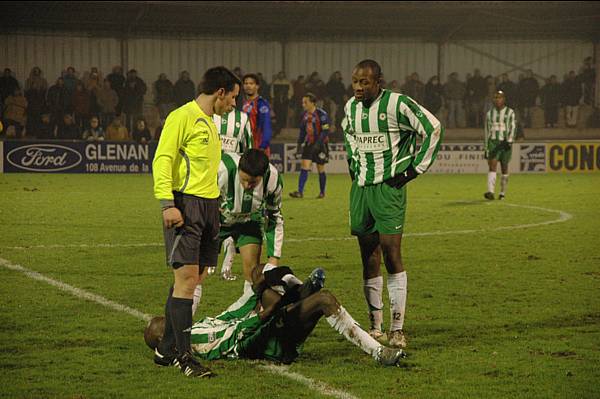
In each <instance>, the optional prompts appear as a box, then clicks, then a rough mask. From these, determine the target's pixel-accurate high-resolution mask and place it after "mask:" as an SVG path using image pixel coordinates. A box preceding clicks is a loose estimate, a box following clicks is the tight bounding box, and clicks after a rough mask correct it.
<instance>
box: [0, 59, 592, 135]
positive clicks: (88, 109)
mask: <svg viewBox="0 0 600 399" xmlns="http://www.w3.org/2000/svg"><path fill="white" fill-rule="evenodd" d="M234 72H235V73H236V74H238V75H239V76H243V74H244V73H243V72H242V70H241V68H240V67H236V68H235V69H234ZM257 76H258V78H259V84H260V88H259V95H260V96H262V97H263V98H265V99H267V100H268V101H269V102H270V103H271V106H272V117H273V126H274V133H275V134H277V133H279V132H280V131H281V129H283V128H285V127H288V126H292V127H296V125H297V121H298V120H299V118H300V115H301V113H302V111H303V110H302V97H303V96H304V95H305V94H306V93H309V92H310V93H313V94H314V95H315V96H316V97H317V100H318V106H319V107H322V108H324V109H325V110H326V111H327V112H328V113H329V116H330V118H331V120H332V122H333V125H334V127H332V131H335V130H336V128H337V130H338V131H339V126H340V124H341V119H342V117H343V107H344V104H345V102H346V101H347V100H348V98H350V97H351V96H352V95H353V93H352V85H351V83H350V82H347V83H346V82H344V81H343V78H342V74H341V73H340V72H339V71H336V72H334V73H333V74H331V76H330V77H329V79H328V81H327V82H325V81H324V80H323V79H322V78H321V76H320V74H319V73H318V72H316V71H315V72H312V73H311V74H310V75H307V76H305V75H299V76H298V77H297V78H296V79H293V80H289V79H288V78H287V77H286V75H285V73H284V72H283V71H282V72H279V73H278V74H277V75H274V76H273V78H272V80H271V83H268V82H267V81H266V79H265V78H264V76H263V74H262V73H260V72H258V73H257ZM595 80H596V77H595V69H594V65H593V64H592V58H591V57H588V58H586V59H585V60H584V63H583V66H582V67H581V69H580V70H579V71H578V73H575V71H570V72H569V73H567V74H565V76H564V77H563V79H562V82H559V80H558V78H557V77H556V76H554V75H552V76H550V77H548V78H546V79H543V78H541V77H540V76H536V75H534V73H533V71H531V70H527V71H524V73H522V74H520V75H519V79H518V81H517V82H513V81H511V80H510V78H509V76H508V74H502V75H500V76H492V75H486V76H484V74H482V73H481V71H480V70H479V69H475V70H474V71H473V73H472V74H471V73H468V74H467V75H466V76H465V79H464V80H462V79H461V77H460V75H459V74H458V73H456V72H453V73H451V74H449V75H448V77H447V79H446V82H445V83H442V82H441V81H440V79H439V77H438V76H432V77H431V78H429V79H428V80H427V82H426V83H424V82H423V81H421V78H420V77H419V74H418V73H416V72H414V73H412V74H411V75H410V76H406V77H405V79H404V83H402V84H400V83H399V82H398V80H391V81H389V82H386V80H385V77H384V80H383V82H382V83H383V86H384V87H386V88H388V89H390V90H392V91H394V92H398V93H403V94H406V95H408V96H410V97H412V98H413V99H414V100H416V101H417V102H418V103H420V104H423V105H424V106H425V107H426V108H427V109H428V110H430V111H431V112H432V113H434V114H436V115H437V116H438V117H439V118H440V119H441V120H442V121H443V122H444V124H445V126H447V127H448V128H450V129H452V128H465V127H466V128H482V127H483V123H484V120H485V113H486V112H487V111H488V110H489V109H490V108H491V107H492V99H493V94H494V92H495V91H496V90H502V91H503V92H504V93H505V95H506V103H507V105H508V106H509V107H511V108H513V109H515V110H516V111H517V114H518V119H519V122H520V125H521V126H522V127H523V128H529V127H531V125H532V111H533V110H534V108H536V107H538V108H541V109H542V110H543V113H544V126H545V127H547V128H553V127H556V126H557V123H558V120H559V112H560V110H561V108H562V109H563V110H564V115H565V118H564V120H565V125H566V127H576V126H577V124H578V110H579V106H580V105H583V104H586V105H589V106H592V105H593V99H594V90H595V87H594V86H595ZM540 82H541V83H542V85H540ZM151 90H152V91H151V93H152V96H153V105H154V106H155V109H156V111H157V113H158V115H159V118H160V121H161V125H162V123H164V120H165V119H166V117H167V115H168V113H169V112H170V111H172V110H173V109H175V108H177V107H179V106H181V105H183V104H185V103H186V102H188V101H190V100H192V99H194V98H195V97H196V93H197V87H196V85H195V83H194V82H193V81H192V80H191V78H190V74H189V72H187V71H182V72H181V73H180V74H179V79H178V80H177V81H176V82H175V83H173V82H172V81H171V80H169V78H168V76H167V75H166V74H164V73H161V74H160V75H159V76H158V78H157V80H156V81H155V82H154V83H152V85H151ZM147 91H148V86H147V84H146V82H145V81H144V80H143V79H142V78H140V77H139V76H138V72H137V71H136V70H135V69H131V70H129V71H128V72H127V73H126V74H124V72H123V69H122V68H121V67H120V66H115V67H114V68H113V69H112V71H111V73H110V74H108V75H107V76H106V77H103V76H102V73H101V72H100V71H99V70H98V68H95V67H94V68H91V69H90V70H89V71H85V72H84V73H83V74H82V76H81V77H80V76H79V74H78V73H77V72H76V70H75V68H73V67H68V68H66V70H65V71H64V72H63V73H62V74H61V76H60V77H58V79H56V81H55V83H54V84H53V85H52V86H50V87H49V86H48V82H47V81H46V79H45V78H44V76H43V73H42V70H41V69H40V68H39V67H34V68H33V69H32V70H31V72H30V74H29V77H28V78H27V79H26V81H25V84H24V87H21V84H20V83H19V81H18V80H17V79H16V78H15V76H13V73H12V71H11V70H10V69H8V68H7V69H5V70H4V73H3V76H2V77H0V109H1V111H2V113H1V116H2V124H3V126H4V132H3V133H0V137H1V135H2V134H4V135H6V134H7V132H10V133H9V136H11V137H16V138H21V137H27V138H38V139H82V140H111V141H120V140H135V141H137V142H140V143H145V142H148V141H150V140H157V138H158V136H159V135H160V130H161V125H160V126H158V128H156V129H155V131H154V132H150V129H149V127H148V123H147V121H146V120H144V116H143V115H144V98H145V96H146V94H147ZM242 103H243V91H242V92H241V93H240V97H239V98H238V101H237V105H238V107H241V106H242Z"/></svg>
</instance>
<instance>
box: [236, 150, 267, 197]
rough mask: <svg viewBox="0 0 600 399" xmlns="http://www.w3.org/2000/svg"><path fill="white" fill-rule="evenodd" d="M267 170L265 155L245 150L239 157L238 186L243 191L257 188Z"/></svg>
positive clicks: (258, 151)
mask: <svg viewBox="0 0 600 399" xmlns="http://www.w3.org/2000/svg"><path fill="white" fill-rule="evenodd" d="M268 168H269V158H268V157H267V155H266V154H265V153H264V152H263V151H261V150H257V149H255V148H252V149H249V150H246V151H245V152H244V153H243V154H242V156H241V157H240V165H239V175H240V184H241V185H242V187H244V190H251V189H253V188H255V187H256V186H258V185H259V184H260V182H261V181H262V178H263V176H264V175H265V173H267V169H268Z"/></svg>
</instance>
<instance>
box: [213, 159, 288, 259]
mask: <svg viewBox="0 0 600 399" xmlns="http://www.w3.org/2000/svg"><path fill="white" fill-rule="evenodd" d="M239 163H240V155H238V154H235V153H223V156H222V157H221V165H220V166H219V173H218V185H219V190H220V192H221V197H220V199H221V206H220V208H221V224H222V225H224V226H231V225H234V224H238V223H246V222H250V221H256V222H260V223H262V221H263V216H264V215H265V213H266V216H267V224H266V227H265V235H266V238H267V252H268V254H269V256H274V257H276V258H280V257H281V249H282V247H283V215H282V214H281V194H282V191H283V181H282V179H281V176H280V175H279V173H278V172H277V168H275V166H273V165H271V164H269V169H267V173H266V174H265V175H264V176H263V179H262V181H261V182H260V184H259V185H258V186H256V187H255V188H254V189H252V190H244V188H243V187H242V184H241V183H240V175H239V173H238V166H239Z"/></svg>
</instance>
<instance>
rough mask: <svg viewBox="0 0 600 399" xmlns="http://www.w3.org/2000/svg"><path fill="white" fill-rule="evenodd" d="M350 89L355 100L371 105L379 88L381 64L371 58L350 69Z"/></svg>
mask: <svg viewBox="0 0 600 399" xmlns="http://www.w3.org/2000/svg"><path fill="white" fill-rule="evenodd" d="M352 90H353V91H354V97H355V98H356V100H358V101H361V102H362V103H363V104H365V105H367V106H368V105H371V102H373V100H375V98H376V97H377V96H378V95H379V91H380V90H381V66H379V64H378V63H377V62H376V61H373V60H363V61H361V62H359V63H358V64H357V65H356V66H355V67H354V70H353V71H352Z"/></svg>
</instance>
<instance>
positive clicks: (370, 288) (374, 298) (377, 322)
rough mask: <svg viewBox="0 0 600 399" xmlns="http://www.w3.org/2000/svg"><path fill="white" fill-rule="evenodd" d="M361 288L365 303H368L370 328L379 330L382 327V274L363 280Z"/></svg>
mask: <svg viewBox="0 0 600 399" xmlns="http://www.w3.org/2000/svg"><path fill="white" fill-rule="evenodd" d="M363 289H364V293H365V299H366V300H367V305H369V319H370V320H371V329H375V330H379V331H381V330H382V328H383V311H382V309H383V299H382V297H383V276H377V277H374V278H370V279H367V280H364V282H363Z"/></svg>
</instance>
